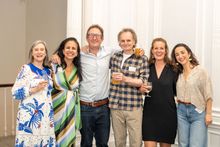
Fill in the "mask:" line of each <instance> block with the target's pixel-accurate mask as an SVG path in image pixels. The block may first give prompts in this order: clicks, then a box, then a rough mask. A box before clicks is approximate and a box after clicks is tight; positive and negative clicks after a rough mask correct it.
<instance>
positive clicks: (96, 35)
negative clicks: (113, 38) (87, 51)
mask: <svg viewBox="0 0 220 147" xmlns="http://www.w3.org/2000/svg"><path fill="white" fill-rule="evenodd" d="M101 36H102V34H95V33H89V34H88V37H89V38H94V37H95V38H101Z"/></svg>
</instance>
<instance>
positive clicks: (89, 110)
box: [80, 104, 110, 147]
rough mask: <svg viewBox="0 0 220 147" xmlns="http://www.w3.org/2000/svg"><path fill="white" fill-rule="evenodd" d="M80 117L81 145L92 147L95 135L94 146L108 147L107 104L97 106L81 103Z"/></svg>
mask: <svg viewBox="0 0 220 147" xmlns="http://www.w3.org/2000/svg"><path fill="white" fill-rule="evenodd" d="M81 119H82V128H81V130H80V133H81V147H92V142H93V137H95V141H96V147H108V140H109V134H110V110H109V108H108V105H107V104H106V105H102V106H99V107H91V106H85V105H81Z"/></svg>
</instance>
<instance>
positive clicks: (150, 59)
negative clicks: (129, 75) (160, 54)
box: [148, 38, 171, 64]
mask: <svg viewBox="0 0 220 147" xmlns="http://www.w3.org/2000/svg"><path fill="white" fill-rule="evenodd" d="M155 42H163V43H164V44H165V51H166V54H165V56H164V62H165V63H167V64H171V61H170V58H169V57H168V55H169V48H168V44H167V41H166V40H165V39H163V38H155V39H154V40H153V41H152V43H151V48H150V58H149V60H148V63H149V64H153V63H155V58H154V56H153V53H152V50H153V48H154V43H155Z"/></svg>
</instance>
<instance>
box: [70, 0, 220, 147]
mask: <svg viewBox="0 0 220 147" xmlns="http://www.w3.org/2000/svg"><path fill="white" fill-rule="evenodd" d="M219 6H220V1H219V0H68V10H67V16H68V17H67V36H76V37H77V38H78V39H79V40H80V41H81V43H82V45H84V44H85V43H86V42H85V33H86V30H87V28H88V27H89V26H90V25H91V24H100V25H101V26H102V27H103V28H104V30H105V36H104V42H103V44H104V45H107V46H111V47H116V46H117V45H118V43H117V34H118V32H119V31H120V30H121V29H122V28H123V27H131V28H133V29H134V30H135V31H136V33H137V35H138V45H139V46H141V47H143V48H144V49H145V50H146V54H147V55H148V54H149V48H150V44H151V41H152V39H153V38H154V37H163V38H165V39H166V40H167V41H168V44H169V47H170V51H171V49H172V47H173V46H174V45H175V44H177V43H179V42H184V43H186V44H188V45H189V46H190V47H191V49H192V50H193V51H194V53H195V54H196V56H197V58H198V59H199V61H200V64H201V65H203V66H204V67H205V68H206V69H207V70H208V72H209V74H210V76H211V78H212V81H213V91H214V97H213V99H214V102H213V119H214V122H213V125H211V126H210V129H209V133H210V134H211V135H209V137H211V138H210V139H209V146H211V147H215V146H216V147H217V146H218V147H219V146H220V90H219V88H218V87H220V76H219V75H220V65H219V62H220V58H219V54H220V9H219V8H218V7H219Z"/></svg>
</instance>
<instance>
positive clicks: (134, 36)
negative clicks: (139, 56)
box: [118, 28, 137, 47]
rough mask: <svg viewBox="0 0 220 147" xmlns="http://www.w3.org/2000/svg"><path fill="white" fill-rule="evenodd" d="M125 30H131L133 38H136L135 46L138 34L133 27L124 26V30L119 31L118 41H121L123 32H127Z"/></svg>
mask: <svg viewBox="0 0 220 147" xmlns="http://www.w3.org/2000/svg"><path fill="white" fill-rule="evenodd" d="M125 32H130V33H131V34H132V36H133V39H134V42H135V45H134V47H135V46H136V44H137V35H136V33H135V31H134V30H133V29H131V28H124V29H122V30H121V31H120V32H119V33H118V41H120V37H121V34H122V33H125Z"/></svg>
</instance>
